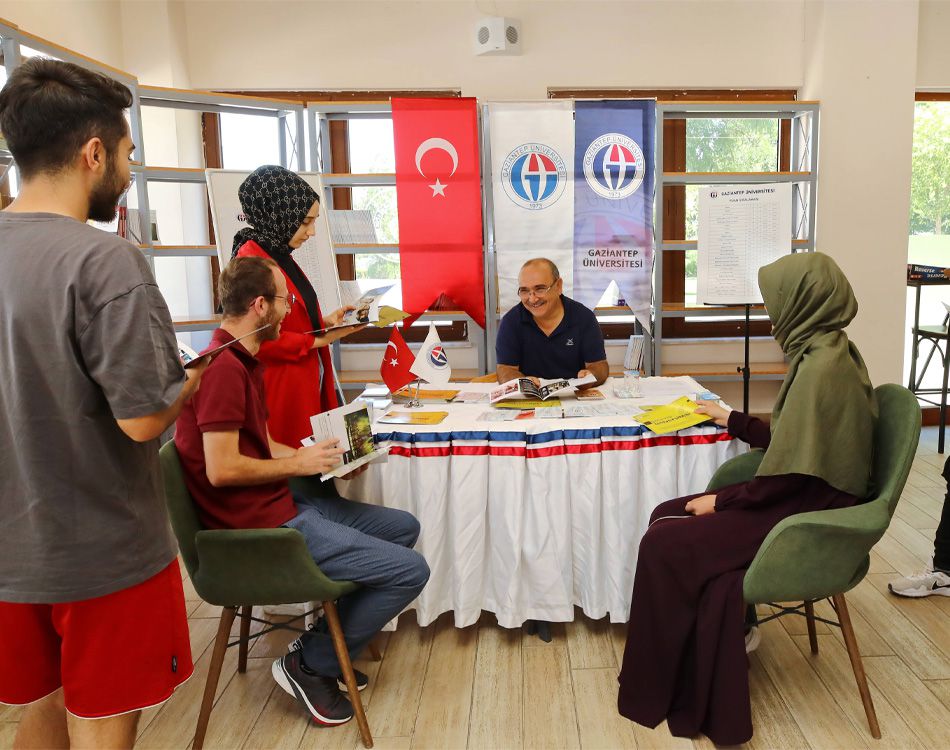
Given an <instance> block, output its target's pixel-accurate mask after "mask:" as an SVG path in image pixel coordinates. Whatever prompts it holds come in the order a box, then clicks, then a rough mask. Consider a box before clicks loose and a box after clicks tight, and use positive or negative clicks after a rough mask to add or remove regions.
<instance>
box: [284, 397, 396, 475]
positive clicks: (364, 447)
mask: <svg viewBox="0 0 950 750" xmlns="http://www.w3.org/2000/svg"><path fill="white" fill-rule="evenodd" d="M310 427H311V429H312V430H313V437H310V438H304V439H303V440H302V441H301V442H302V443H303V444H304V445H305V446H307V445H314V444H315V443H319V442H322V441H323V440H329V439H330V438H336V439H337V440H339V441H340V447H341V448H342V449H343V457H342V458H343V462H342V463H341V464H340V465H339V466H337V467H336V468H335V469H333V470H332V471H328V472H325V473H323V474H321V475H320V479H321V481H324V482H325V481H327V480H328V479H330V478H331V477H342V476H345V475H346V474H349V473H350V472H351V471H353V470H354V469H356V468H358V467H360V466H362V465H363V464H366V463H369V462H370V461H373V460H374V459H376V458H379V457H380V456H385V455H386V454H387V453H389V448H388V447H384V448H380V447H378V446H377V445H376V439H375V438H374V437H373V428H372V425H371V421H370V417H369V411H368V410H367V408H366V404H364V403H361V402H359V401H355V402H353V403H352V404H347V405H346V406H341V407H339V408H338V409H331V410H330V411H325V412H322V413H321V414H314V415H313V416H312V417H310Z"/></svg>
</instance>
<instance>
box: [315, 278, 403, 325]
mask: <svg viewBox="0 0 950 750" xmlns="http://www.w3.org/2000/svg"><path fill="white" fill-rule="evenodd" d="M393 286H394V285H393V284H389V285H387V286H379V287H376V288H375V289H370V290H369V291H367V292H364V293H363V296H362V297H360V298H359V299H358V300H356V302H354V303H353V306H354V307H355V308H356V309H355V310H349V311H348V312H346V313H345V314H344V315H343V319H342V320H341V321H340V322H339V323H338V324H337V325H335V326H328V327H326V328H318V329H317V330H315V331H308V333H313V334H320V333H326V332H327V331H334V330H336V329H337V328H353V327H355V326H364V325H374V326H376V327H377V328H383V327H385V326H388V325H391V324H393V323H396V322H397V321H400V320H403V319H405V318H408V317H409V313H407V312H403V311H402V310H397V309H396V308H395V307H390V306H388V305H380V300H382V298H383V296H384V295H385V294H386V292H388V291H389V290H390V289H392V288H393Z"/></svg>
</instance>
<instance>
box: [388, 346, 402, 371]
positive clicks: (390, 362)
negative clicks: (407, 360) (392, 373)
mask: <svg viewBox="0 0 950 750" xmlns="http://www.w3.org/2000/svg"><path fill="white" fill-rule="evenodd" d="M389 347H392V348H393V349H394V350H395V351H396V354H399V347H398V346H396V345H395V344H394V343H393V342H392V341H390V342H389V343H388V344H386V351H387V352H388V351H389ZM389 364H390V365H392V366H393V367H395V366H396V365H398V364H399V360H398V359H391V360H389Z"/></svg>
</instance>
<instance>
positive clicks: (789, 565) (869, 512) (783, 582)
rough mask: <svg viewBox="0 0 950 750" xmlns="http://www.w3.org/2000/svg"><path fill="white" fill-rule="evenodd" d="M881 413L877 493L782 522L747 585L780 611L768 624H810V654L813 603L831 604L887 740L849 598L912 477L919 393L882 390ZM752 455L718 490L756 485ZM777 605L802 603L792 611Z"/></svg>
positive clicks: (875, 731) (752, 595) (731, 464)
mask: <svg viewBox="0 0 950 750" xmlns="http://www.w3.org/2000/svg"><path fill="white" fill-rule="evenodd" d="M875 393H876V394H877V400H878V407H879V409H880V415H879V418H878V421H877V425H876V427H875V430H874V466H873V468H872V475H873V486H874V490H873V494H872V496H871V497H870V498H869V499H868V500H867V501H866V502H864V503H862V504H861V505H856V506H854V507H852V508H841V509H837V510H826V511H818V512H814V513H800V514H798V515H795V516H790V517H789V518H786V519H784V520H782V521H781V522H780V523H778V524H777V525H776V526H775V528H774V529H772V531H771V532H769V535H768V536H767V537H766V538H765V540H764V541H763V542H762V546H761V547H760V548H759V551H758V553H757V554H756V556H755V559H754V560H753V561H752V564H751V565H750V566H749V570H748V571H747V572H746V574H745V579H744V581H743V596H744V597H745V600H746V602H748V603H749V604H770V605H772V606H773V607H775V608H776V609H777V610H778V612H777V614H774V615H772V616H771V617H768V618H766V619H765V620H764V621H768V620H771V619H774V618H775V617H782V616H784V615H788V614H798V615H803V616H804V617H805V618H806V620H807V621H808V637H809V641H810V644H811V651H812V653H814V654H817V653H818V639H817V637H816V635H815V619H816V618H815V611H814V604H815V602H816V601H819V600H821V599H831V603H832V606H833V607H834V609H835V612H836V613H837V616H838V622H830V621H827V620H823V622H827V623H828V624H830V625H835V626H838V627H840V628H841V631H842V635H843V636H844V640H845V645H846V646H847V649H848V656H849V657H850V659H851V666H852V668H853V670H854V677H855V681H856V682H857V684H858V691H859V692H860V693H861V700H862V701H863V703H864V710H865V713H866V714H867V718H868V725H869V726H870V729H871V734H872V735H873V736H874V737H875V738H876V739H880V737H881V730H880V728H879V726H878V722H877V715H876V713H875V711H874V704H873V702H872V700H871V694H870V692H869V690H868V685H867V678H866V677H865V674H864V667H863V666H862V663H861V653H860V651H859V650H858V644H857V640H856V639H855V636H854V629H853V628H852V627H851V618H850V616H849V615H848V607H847V603H846V602H845V598H844V594H845V592H847V591H850V590H851V589H853V588H854V587H855V586H857V585H858V584H859V583H860V582H861V580H862V579H863V578H864V576H865V575H866V574H867V571H868V565H869V557H868V553H869V552H870V551H871V548H872V547H873V546H874V545H875V544H876V543H877V542H878V540H879V539H880V538H881V537H882V536H884V532H885V531H887V527H888V525H889V524H890V521H891V516H893V515H894V509H895V508H896V507H897V501H898V500H899V499H900V496H901V492H903V489H904V483H905V482H906V481H907V475H908V474H909V473H910V468H911V464H912V463H913V460H914V454H915V453H916V451H917V442H918V440H919V438H920V407H919V406H918V404H917V399H916V398H915V397H914V395H913V394H912V393H911V392H910V391H908V390H907V389H906V388H903V387H901V386H899V385H893V384H888V385H882V386H879V387H878V388H876V389H875ZM763 455H764V454H763V453H762V451H752V452H750V453H745V454H743V455H741V456H738V457H736V458H734V459H732V460H730V461H728V462H726V463H725V464H723V465H722V466H721V467H720V468H719V470H718V471H717V472H716V473H715V474H714V475H713V478H712V479H711V480H710V482H709V487H708V489H709V490H710V491H715V490H716V489H717V488H719V487H724V486H726V485H728V484H733V483H735V482H741V481H746V480H748V479H751V478H752V477H753V476H754V474H755V471H756V469H757V468H758V466H759V463H760V462H761V461H762V457H763ZM775 602H802V605H801V606H797V607H787V606H781V605H778V604H775Z"/></svg>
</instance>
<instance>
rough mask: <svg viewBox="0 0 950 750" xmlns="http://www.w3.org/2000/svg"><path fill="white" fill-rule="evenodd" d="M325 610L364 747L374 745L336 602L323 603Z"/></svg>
mask: <svg viewBox="0 0 950 750" xmlns="http://www.w3.org/2000/svg"><path fill="white" fill-rule="evenodd" d="M323 612H324V614H325V615H326V618H327V626H328V628H329V630H330V637H331V638H332V639H333V649H334V651H336V658H337V661H339V662H340V669H341V670H343V681H344V682H345V683H346V690H347V698H349V699H350V703H352V704H353V711H354V713H356V723H357V724H358V725H359V728H360V736H361V737H362V738H363V747H367V748H370V747H372V746H373V735H372V734H370V731H369V722H368V721H367V720H366V712H365V711H364V710H363V701H362V699H361V698H360V691H359V690H357V689H356V675H355V674H353V663H352V662H351V661H350V652H349V651H348V650H347V648H346V641H345V640H344V638H343V628H342V627H341V626H340V615H339V614H338V613H337V611H336V604H335V603H334V602H331V601H326V602H324V603H323Z"/></svg>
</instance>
